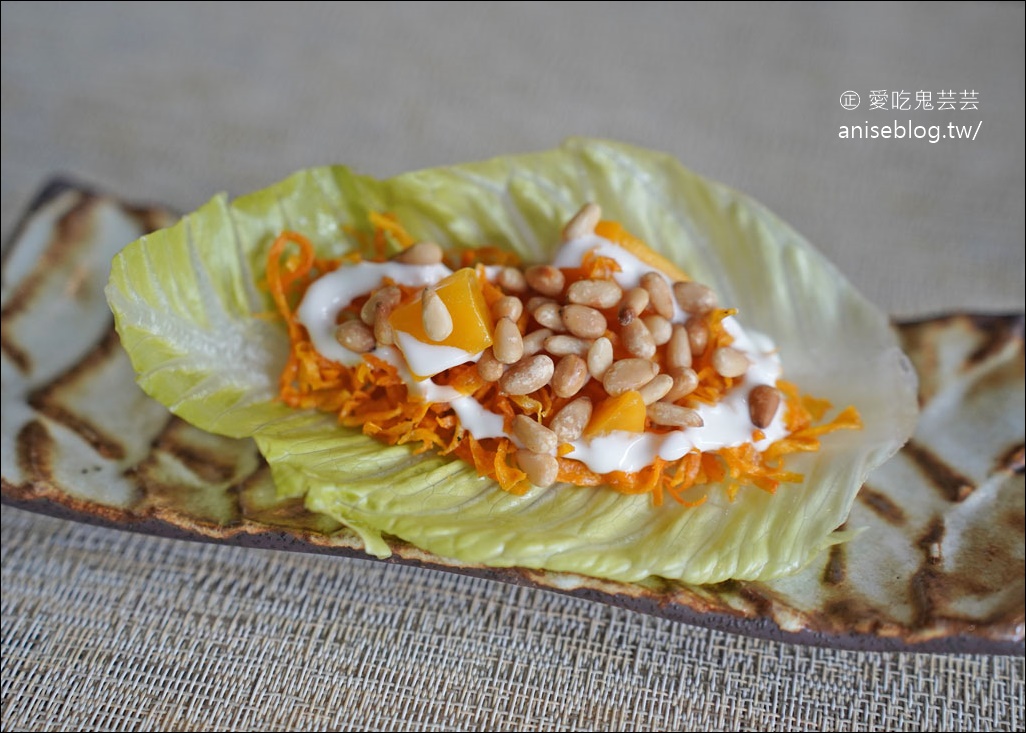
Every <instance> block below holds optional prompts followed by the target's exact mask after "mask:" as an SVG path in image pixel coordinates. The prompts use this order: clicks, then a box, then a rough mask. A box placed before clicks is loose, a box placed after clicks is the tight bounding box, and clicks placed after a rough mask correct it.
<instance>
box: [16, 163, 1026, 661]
mask: <svg viewBox="0 0 1026 733" xmlns="http://www.w3.org/2000/svg"><path fill="white" fill-rule="evenodd" d="M67 191H78V192H82V193H86V194H91V195H95V196H106V197H108V198H111V199H112V200H116V201H118V202H121V203H123V202H122V201H121V199H120V198H117V197H113V196H110V195H109V194H105V193H103V192H101V191H100V189H99V188H98V187H96V186H94V185H91V184H89V183H85V182H82V181H80V180H79V179H78V178H77V177H75V176H73V175H68V174H56V175H55V176H53V177H52V178H50V179H48V180H47V181H46V182H45V183H44V184H43V185H42V186H41V187H40V189H39V191H38V193H37V194H36V195H35V196H34V197H33V198H32V199H31V201H30V203H29V204H28V206H27V207H26V208H25V209H24V211H23V212H22V214H21V215H20V216H19V217H18V219H17V221H16V223H15V225H14V227H13V228H12V229H11V233H10V234H9V235H8V236H7V237H6V238H5V240H4V246H3V256H2V257H0V264H3V263H6V260H7V258H8V256H9V255H10V253H11V251H12V249H13V246H12V245H13V244H14V243H15V242H16V241H17V239H18V237H19V236H20V235H21V233H22V232H23V231H24V228H25V226H26V225H27V223H28V221H29V220H30V218H31V217H32V215H33V214H35V213H36V212H37V211H38V210H39V209H41V208H42V207H44V206H45V205H46V204H48V203H49V202H50V201H52V200H53V199H55V198H57V197H58V196H60V195H61V194H63V193H65V192H67ZM128 206H129V207H130V208H132V209H135V210H142V209H146V208H148V207H153V208H161V209H164V210H167V209H166V207H163V206H160V205H157V204H137V203H132V204H128ZM959 317H969V318H970V319H972V320H973V321H974V322H982V323H993V322H994V321H1006V320H1009V319H1018V323H1019V324H1020V328H1021V324H1022V322H1023V320H1024V314H1022V313H997V312H992V313H988V312H974V313H958V312H941V313H937V314H934V315H928V316H925V317H917V318H908V317H903V318H900V319H895V321H894V324H895V325H896V326H902V325H912V324H916V323H921V322H923V321H932V320H945V319H952V318H959ZM0 504H3V505H5V506H9V507H12V508H15V509H22V510H26V511H30V512H33V513H36V514H42V515H47V516H51V517H54V518H57V519H64V520H71V521H74V522H78V523H82V524H87V525H93V526H97V527H103V528H107V529H116V530H122V531H128V532H135V533H139V534H145V535H149V536H155V537H162V538H167V539H174V540H188V541H193V542H203V543H207V544H216V545H227V546H236V547H247V548H252V549H263V550H276V551H286V552H304V553H310V554H317V555H330V556H335V557H347V558H352V559H355V560H364V561H370V562H378V563H386V564H391V565H404V566H409V567H418V568H426V569H429V570H437V571H442V572H448V573H458V574H460V575H466V576H470V577H476V578H482V579H485V580H492V581H499V582H502V583H507V584H511V585H517V586H523V587H529V588H535V589H538V590H543V591H550V592H555V593H560V594H563V595H567V596H571V597H575V598H582V599H585V600H589V601H597V602H601V603H605V604H607V605H612V606H616V607H619V608H624V609H626V610H629V611H634V612H639V613H644V614H647V615H650V616H654V617H657V618H663V619H667V620H670V621H675V622H679V623H685V624H688V625H691V626H696V627H699V628H705V629H710V630H715V631H725V632H729V633H734V634H740V635H744V636H749V637H754V638H758V639H765V640H769V641H775V642H782V643H787V644H799V645H805V646H814V647H822V648H828V649H841V650H848V651H859V652H913V653H923V654H985V655H997V656H1017V657H1024V656H1026V639H1022V638H1020V639H1001V638H997V639H995V638H991V637H987V636H980V635H969V634H964V633H954V634H950V635H945V636H940V637H936V638H931V639H927V640H923V641H918V642H909V641H906V640H905V639H903V638H901V637H900V636H880V635H873V634H862V633H852V634H843V633H830V632H821V631H815V630H810V629H805V630H800V631H787V630H785V629H782V628H781V627H780V626H779V625H778V624H777V623H776V622H775V621H774V620H773V619H772V618H770V617H768V616H755V617H752V616H745V615H744V614H742V613H741V612H736V613H730V612H724V611H713V612H702V611H699V610H695V609H693V608H691V607H689V606H686V605H683V604H680V603H673V602H667V601H661V600H659V599H658V598H656V597H654V596H653V595H641V596H637V595H632V594H631V593H627V592H623V593H620V592H607V591H603V590H600V589H599V588H595V587H588V586H587V585H586V584H587V583H589V582H591V579H587V578H582V586H581V587H577V588H558V587H553V586H552V585H545V584H542V583H539V582H537V581H535V580H533V579H532V578H531V575H533V574H536V573H535V571H531V570H526V569H519V568H491V567H484V566H470V565H449V564H446V561H445V559H444V558H440V557H436V556H432V555H428V554H427V553H424V552H422V551H420V550H419V549H417V548H414V547H412V546H410V545H408V544H407V543H404V542H401V541H398V542H397V541H396V540H394V539H392V540H391V541H390V543H389V544H390V545H391V546H392V549H393V553H394V554H393V555H392V556H391V557H389V558H386V559H384V560H381V559H378V558H375V557H372V556H369V555H367V554H366V553H365V552H363V551H362V550H360V549H358V548H356V547H345V546H340V545H325V544H321V543H318V542H315V541H314V535H313V533H311V532H308V531H305V530H296V529H284V528H275V527H273V526H271V525H264V524H259V523H256V522H252V521H244V522H243V523H242V524H241V525H237V526H233V527H230V528H225V527H215V526H205V525H202V524H200V523H197V522H195V521H190V522H189V524H190V525H191V527H190V528H188V529H187V528H185V527H183V526H180V525H178V524H174V523H172V522H171V521H169V520H167V519H164V518H161V517H154V516H145V515H138V514H134V513H132V512H129V511H127V510H123V509H117V508H114V507H109V506H104V505H100V504H96V503H93V502H87V501H81V500H77V499H74V498H73V497H70V496H68V495H66V494H63V493H58V492H55V491H54V490H52V489H51V488H50V487H48V486H37V485H34V484H31V483H29V484H26V485H22V486H17V485H14V484H12V483H10V482H9V481H7V480H2V485H0ZM216 532H221V533H223V536H217V535H216V534H214V533H216ZM563 575H566V574H563ZM569 577H572V576H569ZM602 583H603V584H609V583H608V582H607V581H602Z"/></svg>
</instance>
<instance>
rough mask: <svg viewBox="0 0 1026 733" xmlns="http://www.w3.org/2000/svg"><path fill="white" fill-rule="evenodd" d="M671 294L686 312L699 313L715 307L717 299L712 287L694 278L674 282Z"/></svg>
mask: <svg viewBox="0 0 1026 733" xmlns="http://www.w3.org/2000/svg"><path fill="white" fill-rule="evenodd" d="M673 294H674V296H675V297H676V298H677V303H679V304H680V307H681V308H683V309H684V310H685V311H687V312H688V313H695V314H698V315H701V314H703V313H708V312H709V311H711V310H713V309H715V308H716V304H717V299H716V293H715V292H713V289H712V288H710V287H709V286H708V285H703V284H702V283H696V282H695V281H694V280H689V281H688V282H676V283H674V284H673Z"/></svg>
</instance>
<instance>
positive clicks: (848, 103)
mask: <svg viewBox="0 0 1026 733" xmlns="http://www.w3.org/2000/svg"><path fill="white" fill-rule="evenodd" d="M841 106H842V107H844V108H845V109H846V110H849V111H850V110H853V109H855V108H856V107H858V106H859V95H858V92H845V93H844V94H842V95H841Z"/></svg>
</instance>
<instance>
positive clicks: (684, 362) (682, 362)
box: [666, 323, 691, 369]
mask: <svg viewBox="0 0 1026 733" xmlns="http://www.w3.org/2000/svg"><path fill="white" fill-rule="evenodd" d="M666 366H667V367H669V368H670V369H675V368H679V367H689V366H691V344H690V342H689V341H688V332H687V330H686V329H685V328H684V326H681V325H680V324H679V323H678V324H676V325H675V326H674V327H673V330H672V332H671V333H670V340H669V341H667V342H666Z"/></svg>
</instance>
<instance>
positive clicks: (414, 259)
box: [395, 242, 444, 265]
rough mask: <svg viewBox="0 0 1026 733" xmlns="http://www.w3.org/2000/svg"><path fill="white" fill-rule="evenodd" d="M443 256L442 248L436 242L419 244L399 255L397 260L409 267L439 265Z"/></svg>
mask: <svg viewBox="0 0 1026 733" xmlns="http://www.w3.org/2000/svg"><path fill="white" fill-rule="evenodd" d="M443 255H444V253H443V252H442V248H441V247H439V246H438V245H437V244H435V243H434V242H417V243H416V244H411V245H410V246H409V247H407V248H406V249H404V250H403V251H402V252H400V253H399V254H397V255H396V256H395V259H396V260H397V261H399V262H403V263H405V264H407V265H437V264H438V263H439V262H441V261H442V257H443Z"/></svg>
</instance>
